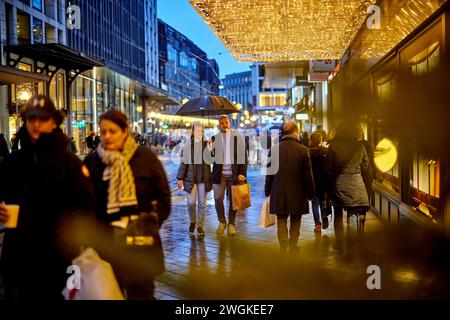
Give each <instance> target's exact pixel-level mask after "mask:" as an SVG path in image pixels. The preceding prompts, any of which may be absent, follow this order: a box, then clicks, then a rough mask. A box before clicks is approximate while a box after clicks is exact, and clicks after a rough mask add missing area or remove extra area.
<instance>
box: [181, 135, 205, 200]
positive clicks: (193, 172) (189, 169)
mask: <svg viewBox="0 0 450 320" xmlns="http://www.w3.org/2000/svg"><path fill="white" fill-rule="evenodd" d="M206 148H207V142H206V141H202V151H201V159H202V164H201V165H200V164H195V161H194V155H195V154H194V143H193V140H191V141H190V142H189V143H187V144H186V146H185V147H184V148H183V152H182V155H181V164H180V167H179V168H178V173H177V180H183V185H184V191H186V192H188V193H191V191H192V188H193V187H194V184H195V182H194V181H195V178H194V177H196V176H197V174H198V173H197V170H198V168H199V167H200V166H201V170H202V177H203V183H204V184H205V189H206V192H210V191H211V190H212V175H211V165H210V164H208V163H206V162H205V159H204V156H203V152H204V150H205V149H206Z"/></svg>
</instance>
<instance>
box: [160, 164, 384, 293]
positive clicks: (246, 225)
mask: <svg viewBox="0 0 450 320" xmlns="http://www.w3.org/2000/svg"><path fill="white" fill-rule="evenodd" d="M160 159H161V160H162V162H163V164H164V167H165V169H166V173H167V175H168V179H169V181H170V186H171V189H172V191H173V192H172V194H173V195H172V213H171V215H170V217H169V219H168V220H167V221H166V223H165V224H164V225H163V228H162V229H161V236H162V238H163V242H164V250H165V257H166V269H167V271H166V272H165V273H164V274H163V275H162V276H160V277H159V278H158V279H157V282H156V292H155V297H156V298H157V299H162V300H166V299H167V300H174V299H199V298H200V299H214V298H218V299H220V298H222V299H241V298H244V299H245V298H248V299H252V298H253V299H256V298H261V295H262V296H265V294H264V293H261V292H260V295H259V296H252V295H251V294H252V292H253V293H254V291H253V290H246V291H240V290H239V287H241V288H245V284H244V283H240V284H239V287H238V288H236V291H235V292H229V294H230V295H229V296H228V295H227V292H217V291H215V290H214V287H215V286H216V285H217V288H218V287H219V286H220V284H219V283H217V284H214V283H211V282H209V280H210V277H211V276H212V277H213V278H214V276H218V277H219V278H222V279H229V277H230V275H232V274H235V273H236V270H235V269H234V268H235V267H236V266H237V265H239V264H240V263H241V264H243V265H244V267H245V264H247V267H250V266H249V264H250V265H253V263H255V264H256V265H257V264H258V259H259V258H261V256H258V255H256V254H255V251H253V250H254V249H255V250H257V251H256V252H261V253H263V254H268V255H269V261H273V260H272V259H271V258H270V255H273V258H274V259H276V258H278V257H279V252H278V240H277V234H276V226H271V227H269V228H267V229H264V228H261V227H260V226H258V224H259V215H260V209H261V206H262V204H263V202H264V199H265V197H264V177H263V176H261V175H260V172H259V170H258V169H257V168H251V169H249V177H248V178H249V182H250V185H251V194H252V206H251V208H249V209H248V210H246V211H243V212H238V214H237V219H236V229H237V235H236V237H234V238H230V237H229V236H228V235H227V233H225V234H224V236H217V235H216V233H215V230H216V228H217V225H218V222H217V217H216V212H215V208H214V196H213V192H210V193H209V194H208V198H207V210H206V211H207V213H206V220H205V231H206V236H205V237H204V238H203V239H201V238H200V239H198V238H197V237H196V235H190V234H189V232H188V228H189V216H188V212H187V205H186V196H185V194H184V192H183V191H180V190H177V189H176V180H175V177H176V170H177V169H178V168H177V166H176V165H175V164H173V163H172V162H171V161H170V159H169V158H168V156H163V157H160ZM344 221H345V219H344ZM332 222H333V221H331V224H330V227H329V228H328V229H327V230H322V234H319V235H318V234H314V232H313V229H314V221H313V217H312V214H308V215H306V216H304V217H303V218H302V224H301V231H300V241H299V247H300V251H299V253H298V257H299V258H301V259H306V260H309V259H315V260H314V261H315V262H314V263H317V264H318V268H319V266H320V268H322V269H323V270H326V271H325V272H329V274H333V276H334V277H337V278H339V277H344V278H345V277H352V275H355V276H359V275H361V274H362V273H364V275H365V268H366V267H367V266H363V267H364V268H363V269H364V270H362V269H361V268H360V266H358V265H355V266H354V267H352V266H350V265H349V263H348V261H343V260H342V259H339V257H337V255H336V251H335V250H334V247H333V246H334V229H333V223H332ZM352 223H353V227H354V224H355V222H354V221H352ZM381 227H382V223H381V222H380V220H379V219H378V218H376V217H375V216H374V215H373V214H372V213H370V214H369V215H368V216H367V223H366V232H367V233H370V232H372V231H374V230H377V229H378V228H381ZM347 232H349V231H348V230H347ZM261 250H262V251H261ZM248 254H249V255H251V257H252V259H249V255H248ZM261 261H262V260H261ZM302 261H303V260H302ZM241 271H242V270H241ZM255 271H256V270H254V269H253V271H250V272H249V273H247V275H251V274H252V273H254V272H255ZM242 272H244V271H242ZM311 276H312V277H314V274H311ZM190 281H194V283H190ZM224 281H228V280H224ZM230 281H231V280H230ZM238 282H239V281H238ZM363 285H365V283H363ZM282 296H283V295H282V294H281V293H280V298H281V297H282ZM287 296H288V297H287V298H289V294H287ZM298 296H299V295H298V294H295V295H294V296H291V297H290V298H293V297H298ZM323 296H324V297H325V296H326V295H323ZM267 297H271V298H276V297H274V296H273V295H270V294H269V295H268V296H267ZM304 297H309V298H312V297H313V295H312V294H311V295H308V294H306V295H304Z"/></svg>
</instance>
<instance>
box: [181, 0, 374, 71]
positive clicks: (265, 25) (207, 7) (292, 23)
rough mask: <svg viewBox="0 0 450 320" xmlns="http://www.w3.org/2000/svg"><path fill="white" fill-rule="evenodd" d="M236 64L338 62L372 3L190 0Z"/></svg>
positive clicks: (352, 0) (358, 0)
mask: <svg viewBox="0 0 450 320" xmlns="http://www.w3.org/2000/svg"><path fill="white" fill-rule="evenodd" d="M189 1H190V3H191V5H192V6H193V7H194V8H195V9H196V10H197V12H198V13H199V14H200V15H201V16H202V18H203V19H204V20H205V22H206V23H207V24H208V26H209V27H210V28H211V29H212V30H213V31H214V32H215V34H216V35H217V36H218V37H219V39H220V40H221V41H222V42H223V43H224V45H225V46H226V47H227V49H228V50H229V51H230V52H231V54H232V55H233V56H234V57H235V58H236V60H238V61H245V62H278V61H296V60H313V59H319V60H322V59H340V58H341V57H342V55H343V54H344V52H345V50H346V49H347V48H348V46H349V44H350V42H351V41H352V40H353V38H354V37H355V35H356V33H357V32H358V30H359V29H360V27H361V25H362V23H363V22H364V20H365V18H366V16H367V8H368V6H369V5H371V4H374V3H375V2H376V0H189Z"/></svg>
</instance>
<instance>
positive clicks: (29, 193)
mask: <svg viewBox="0 0 450 320" xmlns="http://www.w3.org/2000/svg"><path fill="white" fill-rule="evenodd" d="M18 136H19V139H20V144H21V146H22V147H21V149H20V150H18V151H15V152H13V153H12V154H11V155H10V156H9V157H8V158H6V159H5V160H4V161H3V162H2V163H1V165H0V177H1V184H0V201H5V203H7V204H18V205H19V206H20V210H19V221H18V226H17V228H16V229H7V230H6V234H5V239H4V243H3V251H2V259H1V262H2V273H3V279H4V281H5V287H6V288H18V292H19V298H24V299H33V300H35V299H49V300H54V299H61V298H62V295H61V291H62V290H63V289H64V287H65V285H66V280H67V277H68V274H67V272H66V271H67V267H68V266H69V265H71V264H72V263H71V260H72V259H73V258H75V257H76V256H77V255H78V254H79V253H80V246H81V245H86V244H89V243H90V239H88V236H89V234H91V231H90V229H89V228H90V226H92V222H93V221H95V215H94V192H93V188H92V185H91V183H90V180H89V178H88V176H89V172H88V171H87V169H86V167H84V166H83V163H82V162H81V161H80V160H79V159H78V158H77V156H75V155H74V154H72V153H70V152H68V151H67V145H68V144H69V141H70V140H69V138H68V137H67V136H66V135H64V134H63V132H62V131H61V130H60V129H55V130H54V131H53V132H52V133H51V134H42V135H41V136H40V138H39V140H38V141H37V142H36V143H34V144H33V143H32V142H31V138H30V136H29V134H28V132H27V131H26V129H25V128H22V129H20V131H19V133H18ZM78 239H80V240H78Z"/></svg>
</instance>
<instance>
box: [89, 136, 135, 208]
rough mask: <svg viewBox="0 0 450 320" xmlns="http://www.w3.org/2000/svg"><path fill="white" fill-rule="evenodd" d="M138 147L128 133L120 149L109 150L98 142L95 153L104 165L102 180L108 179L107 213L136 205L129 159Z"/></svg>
mask: <svg viewBox="0 0 450 320" xmlns="http://www.w3.org/2000/svg"><path fill="white" fill-rule="evenodd" d="M137 149H138V145H137V143H136V141H135V140H134V139H133V138H132V137H131V136H130V135H129V136H128V137H127V139H126V140H125V146H124V148H123V150H122V151H110V150H106V149H105V148H104V147H103V144H101V143H100V144H99V146H98V147H97V153H98V155H99V157H100V159H101V160H102V162H103V163H104V164H105V165H106V168H105V170H104V171H103V181H109V187H108V204H107V208H106V212H107V213H108V214H113V213H117V212H119V211H120V209H121V208H123V207H130V206H135V205H137V203H138V202H137V197H136V185H135V183H134V176H133V171H132V170H131V167H130V164H129V161H130V160H131V158H132V157H133V155H134V153H135V152H136V150H137Z"/></svg>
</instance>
